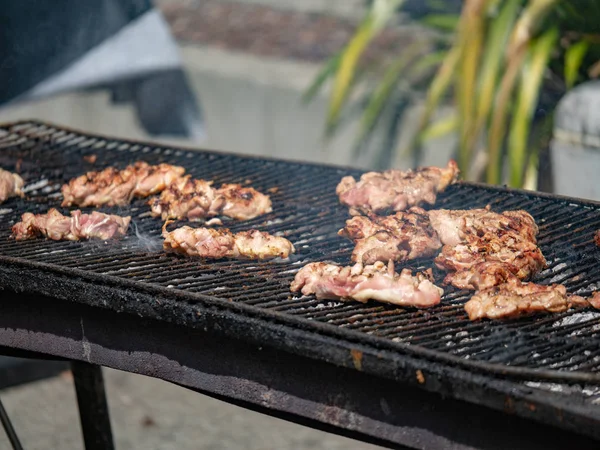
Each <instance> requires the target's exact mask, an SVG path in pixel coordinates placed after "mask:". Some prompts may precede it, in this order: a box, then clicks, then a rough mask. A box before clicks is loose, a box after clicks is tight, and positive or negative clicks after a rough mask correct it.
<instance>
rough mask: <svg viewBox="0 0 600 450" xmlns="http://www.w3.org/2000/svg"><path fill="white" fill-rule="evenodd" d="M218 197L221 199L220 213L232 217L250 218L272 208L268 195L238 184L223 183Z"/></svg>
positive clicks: (239, 218)
mask: <svg viewBox="0 0 600 450" xmlns="http://www.w3.org/2000/svg"><path fill="white" fill-rule="evenodd" d="M218 197H219V198H220V199H222V201H223V207H222V210H221V213H222V214H223V215H224V216H227V217H231V218H233V219H238V220H250V219H253V218H255V217H258V216H261V215H263V214H266V213H270V212H271V211H272V210H273V209H272V208H271V199H270V198H269V196H268V195H265V194H261V193H260V192H258V191H257V190H256V189H254V188H251V187H242V186H241V185H239V184H224V185H223V186H221V188H220V189H219V191H218Z"/></svg>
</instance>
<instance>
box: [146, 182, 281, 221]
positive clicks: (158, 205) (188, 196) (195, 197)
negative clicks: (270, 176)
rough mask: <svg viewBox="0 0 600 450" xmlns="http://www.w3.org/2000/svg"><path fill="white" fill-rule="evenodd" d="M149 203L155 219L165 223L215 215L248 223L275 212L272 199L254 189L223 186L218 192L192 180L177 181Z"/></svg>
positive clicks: (237, 185)
mask: <svg viewBox="0 0 600 450" xmlns="http://www.w3.org/2000/svg"><path fill="white" fill-rule="evenodd" d="M149 203H150V207H151V209H152V215H153V216H160V217H162V219H163V220H167V219H183V218H188V219H189V220H192V221H195V220H200V219H204V218H207V217H213V216H216V215H224V216H227V217H231V218H233V219H238V220H249V219H253V218H255V217H257V216H260V215H262V214H266V213H269V212H271V211H272V208H271V199H270V198H269V196H267V195H264V194H262V193H260V192H258V191H257V190H256V189H254V188H251V187H242V186H241V185H239V184H224V185H223V186H221V188H220V189H215V188H213V187H212V182H210V181H204V180H194V179H191V178H190V177H189V176H188V177H185V178H181V179H179V180H177V181H175V182H174V183H173V184H171V185H170V186H169V187H168V188H167V189H165V190H164V191H163V192H162V193H161V195H160V197H158V198H155V199H152V200H150V202H149Z"/></svg>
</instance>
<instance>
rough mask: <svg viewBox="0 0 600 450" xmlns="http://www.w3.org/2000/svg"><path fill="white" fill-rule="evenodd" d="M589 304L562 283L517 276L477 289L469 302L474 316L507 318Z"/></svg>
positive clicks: (467, 309) (475, 317) (470, 312)
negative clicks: (538, 282)
mask: <svg viewBox="0 0 600 450" xmlns="http://www.w3.org/2000/svg"><path fill="white" fill-rule="evenodd" d="M585 306H589V302H588V301H587V300H586V299H584V298H583V297H579V296H577V295H568V294H567V289H566V288H565V287H564V286H563V285H561V284H553V285H550V286H542V285H540V284H535V283H524V282H522V281H520V280H518V279H516V278H512V279H510V280H509V281H508V282H507V283H504V284H501V285H499V286H493V287H489V288H486V289H483V290H481V291H479V292H477V293H476V294H475V295H474V296H473V297H472V298H471V300H469V301H468V302H467V303H465V311H466V312H467V314H468V315H469V319H471V320H479V319H483V318H488V319H505V318H512V317H518V316H522V315H528V314H533V313H538V312H551V313H556V312H563V311H566V310H568V309H569V308H572V307H585Z"/></svg>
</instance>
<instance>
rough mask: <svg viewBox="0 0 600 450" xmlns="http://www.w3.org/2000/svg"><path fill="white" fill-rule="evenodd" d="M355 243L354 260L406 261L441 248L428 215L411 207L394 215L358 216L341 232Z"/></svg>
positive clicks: (417, 208) (428, 254)
mask: <svg viewBox="0 0 600 450" xmlns="http://www.w3.org/2000/svg"><path fill="white" fill-rule="evenodd" d="M338 234H339V235H340V236H345V237H347V238H349V239H350V240H352V241H354V242H355V243H356V247H355V248H354V251H353V252H352V261H353V262H360V263H363V264H373V263H374V262H375V261H383V262H387V261H389V260H393V261H406V260H408V259H414V258H419V257H425V256H432V255H434V254H435V253H436V252H437V250H438V249H439V248H440V247H441V246H442V244H441V243H440V240H439V239H438V237H437V234H436V233H435V231H434V230H433V228H431V225H430V223H429V216H428V215H427V212H426V211H425V210H423V209H421V208H419V207H416V206H415V207H412V208H411V209H409V210H408V211H406V212H397V213H396V214H394V215H393V216H371V217H365V216H355V217H353V218H351V219H349V220H348V221H346V227H345V228H343V229H341V230H340V231H339V233H338Z"/></svg>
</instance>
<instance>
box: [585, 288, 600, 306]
mask: <svg viewBox="0 0 600 450" xmlns="http://www.w3.org/2000/svg"><path fill="white" fill-rule="evenodd" d="M587 300H588V302H589V303H590V305H591V306H593V307H594V308H596V309H600V291H596V292H594V293H593V294H592V296H591V297H590V298H588V299H587Z"/></svg>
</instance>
